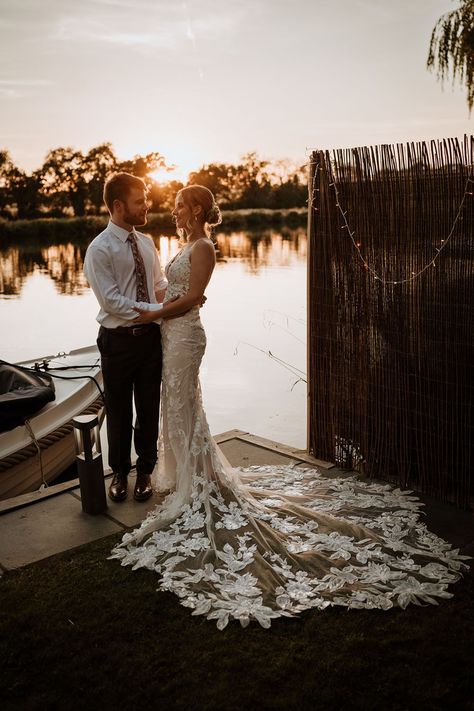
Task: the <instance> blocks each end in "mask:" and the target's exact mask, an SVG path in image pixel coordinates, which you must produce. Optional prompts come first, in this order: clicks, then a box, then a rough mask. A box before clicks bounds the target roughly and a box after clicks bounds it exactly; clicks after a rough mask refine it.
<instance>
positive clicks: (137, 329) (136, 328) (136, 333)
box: [132, 326, 143, 336]
mask: <svg viewBox="0 0 474 711" xmlns="http://www.w3.org/2000/svg"><path fill="white" fill-rule="evenodd" d="M142 329H143V327H142V326H133V327H132V336H139V335H140V334H141V333H142Z"/></svg>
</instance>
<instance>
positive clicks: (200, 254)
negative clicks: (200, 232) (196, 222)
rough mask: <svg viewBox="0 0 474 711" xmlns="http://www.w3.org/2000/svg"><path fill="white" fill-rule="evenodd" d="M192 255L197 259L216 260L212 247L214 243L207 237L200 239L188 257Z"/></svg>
mask: <svg viewBox="0 0 474 711" xmlns="http://www.w3.org/2000/svg"><path fill="white" fill-rule="evenodd" d="M193 255H194V256H195V257H197V258H198V259H209V257H211V256H212V258H213V259H214V260H215V258H216V250H215V247H214V242H213V241H212V240H211V239H210V238H209V237H201V239H198V240H196V242H195V243H194V244H193V246H192V248H191V250H190V257H191V258H192V257H193Z"/></svg>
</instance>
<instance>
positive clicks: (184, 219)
mask: <svg viewBox="0 0 474 711" xmlns="http://www.w3.org/2000/svg"><path fill="white" fill-rule="evenodd" d="M171 214H172V215H173V218H174V221H175V222H176V227H177V228H178V229H186V227H187V226H188V225H189V224H190V222H191V220H192V211H191V208H190V207H188V205H186V203H185V202H184V200H183V198H182V197H181V196H180V195H177V196H176V201H175V204H174V210H173V212H172V213H171Z"/></svg>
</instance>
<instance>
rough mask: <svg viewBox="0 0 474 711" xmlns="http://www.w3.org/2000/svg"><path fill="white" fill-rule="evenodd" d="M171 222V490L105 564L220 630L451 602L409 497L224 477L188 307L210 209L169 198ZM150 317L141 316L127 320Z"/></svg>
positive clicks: (200, 190)
mask: <svg viewBox="0 0 474 711" xmlns="http://www.w3.org/2000/svg"><path fill="white" fill-rule="evenodd" d="M173 216H174V218H175V221H176V225H177V228H178V231H179V233H180V234H181V235H182V236H184V237H185V238H186V241H185V244H184V246H183V247H182V249H181V250H180V251H179V252H178V254H177V255H176V256H175V257H174V258H173V259H172V260H171V261H170V262H169V264H168V265H167V267H166V276H167V279H168V288H167V292H166V298H165V304H164V307H163V309H162V311H160V316H161V315H162V316H163V318H164V320H163V324H162V327H161V331H162V342H163V381H162V396H161V408H162V414H161V429H160V439H159V456H158V478H157V488H158V489H159V490H160V491H162V492H169V493H168V494H167V495H166V497H165V498H164V500H163V502H162V503H161V504H158V505H157V506H156V508H155V509H154V510H153V511H151V512H150V513H149V514H148V516H147V518H146V519H145V520H144V521H143V522H142V524H141V526H140V527H139V528H137V529H136V530H134V531H132V532H131V533H126V534H125V535H124V537H123V539H122V542H121V543H120V544H118V545H117V546H116V547H115V548H114V550H113V551H112V556H111V557H112V558H118V559H119V560H120V561H121V563H122V565H131V566H133V569H134V570H135V569H136V568H140V567H144V568H148V569H149V570H151V571H154V572H156V573H158V574H159V575H160V577H159V583H158V584H159V588H160V589H161V590H171V591H172V592H174V593H175V594H176V595H178V597H179V598H180V601H181V604H182V605H185V606H186V607H189V608H191V609H192V611H193V612H192V614H193V615H205V616H206V617H207V618H208V619H213V620H216V621H217V627H218V628H219V629H223V628H224V627H225V626H226V625H227V624H228V622H229V619H237V620H239V621H240V623H241V624H242V626H243V627H245V626H247V624H248V623H249V621H250V620H252V619H253V620H257V621H258V622H259V623H260V624H261V625H262V626H263V627H269V626H270V624H271V620H272V619H273V618H277V617H282V616H287V617H289V616H293V615H296V614H298V613H300V612H302V611H303V610H307V609H311V608H316V609H319V610H323V609H324V608H326V607H328V606H333V605H340V606H343V607H347V608H379V609H384V610H387V609H390V608H392V607H394V606H399V607H402V608H405V607H406V606H407V605H408V604H409V603H415V604H418V605H419V604H423V603H434V604H437V599H438V598H449V597H452V594H451V593H449V592H448V591H447V588H448V585H449V584H450V583H452V582H454V581H456V580H458V579H459V577H460V575H461V571H462V570H463V569H466V568H467V565H466V564H465V563H464V562H463V560H464V559H465V558H466V557H465V556H461V555H459V551H458V550H452V548H451V546H450V545H449V544H448V543H446V542H445V541H443V540H442V539H441V538H439V537H438V536H436V535H435V534H433V533H431V532H430V531H428V530H427V528H426V526H425V524H424V523H422V522H421V521H420V519H419V513H418V511H419V506H420V504H419V502H418V501H417V499H416V498H415V497H414V496H411V492H406V491H405V492H403V491H400V489H392V487H390V486H388V485H380V484H374V483H372V484H364V483H361V482H358V481H357V479H356V478H354V477H348V478H339V479H335V478H329V477H327V476H322V475H320V474H319V472H318V471H316V470H314V469H303V468H300V467H299V466H298V467H296V466H265V467H250V468H249V469H245V470H234V469H232V468H231V467H230V465H229V464H228V463H227V462H226V460H225V458H224V456H223V454H222V453H221V452H220V450H219V448H218V446H217V445H216V443H215V442H214V440H213V439H212V437H211V434H210V431H209V427H208V424H207V421H206V416H205V414H204V410H203V407H202V400H201V390H200V384H199V367H200V363H201V360H202V357H203V355H204V351H205V347H206V334H205V332H204V329H203V326H202V324H201V320H200V316H199V304H200V302H201V299H202V297H203V295H204V291H205V289H206V287H207V285H208V283H209V280H210V278H211V276H212V272H213V269H214V266H215V261H216V260H215V249H214V246H213V243H212V241H211V239H210V237H209V234H210V227H211V226H213V225H217V224H219V223H220V222H221V216H220V211H219V208H218V206H217V204H216V202H215V200H214V197H213V195H212V193H211V192H210V191H209V190H208V189H207V188H205V187H202V186H199V185H192V186H188V187H186V188H183V189H182V190H180V192H179V193H178V195H177V197H176V204H175V208H174V211H173ZM174 297H179V298H178V299H176V300H174V301H172V302H170V300H171V299H173V298H174ZM176 316H179V318H173V317H176ZM155 318H156V313H155V312H152V313H150V312H141V311H140V316H139V317H138V319H137V321H138V322H139V323H147V322H148V321H151V320H153V319H155Z"/></svg>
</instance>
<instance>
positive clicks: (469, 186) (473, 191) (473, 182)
mask: <svg viewBox="0 0 474 711" xmlns="http://www.w3.org/2000/svg"><path fill="white" fill-rule="evenodd" d="M311 165H314V166H315V169H314V174H313V181H312V185H311V198H310V208H311V209H313V210H315V211H319V208H318V207H317V206H316V205H315V202H316V193H319V192H320V190H319V188H316V180H317V178H318V172H319V170H320V167H321V166H320V164H319V163H316V162H314V161H313V162H310V163H309V167H310V166H311ZM467 167H469V168H471V175H469V176H468V177H467V178H466V184H465V187H464V193H463V196H462V198H461V201H460V203H459V207H458V210H457V213H456V216H455V218H454V222H453V225H452V227H451V230H450V232H449V234H448V235H447V236H446V237H445V239H442V240H440V246H439V247H434V249H435V250H436V254H435V255H434V256H433V257H432V258H431V259H430V260H429V261H428V263H427V264H425V266H424V267H423V268H422V269H419V270H418V271H416V272H415V271H413V272H412V273H411V275H410V276H407V277H406V278H400V279H395V280H391V279H385V278H384V277H382V276H381V275H380V274H379V273H378V272H377V270H376V269H374V268H373V267H372V266H371V264H370V263H369V261H368V260H367V258H366V257H365V256H364V255H363V253H362V250H361V247H362V244H361V242H358V241H357V238H356V237H355V235H356V231H355V230H354V229H351V226H350V224H349V221H348V219H347V213H348V211H347V210H344V208H343V206H342V205H341V200H340V198H339V191H338V189H337V185H336V183H335V182H334V181H332V182H330V183H329V187H332V188H333V190H334V196H335V200H336V207H337V209H338V210H339V213H340V215H341V218H342V221H343V223H344V224H343V225H342V227H341V229H342V230H346V231H347V234H348V236H349V239H350V240H351V242H352V244H353V246H354V249H355V251H356V253H357V256H358V257H359V259H360V261H361V262H362V264H363V266H364V268H365V269H366V270H367V271H368V272H370V274H372V276H373V277H374V279H375V280H376V281H379V282H380V283H381V284H390V285H398V284H407V283H409V282H411V281H414V280H415V279H417V278H418V277H419V276H421V274H423V273H424V272H426V271H427V270H428V269H432V268H433V267H436V260H437V259H438V257H439V256H440V254H441V253H442V251H443V250H444V249H445V248H446V247H447V245H448V243H449V241H450V239H451V237H452V236H453V234H454V231H455V229H456V226H457V224H458V222H459V220H460V219H461V217H462V211H463V207H464V203H465V201H466V199H467V197H468V196H472V195H474V178H473V177H472V168H473V167H474V164H470V165H468V166H467Z"/></svg>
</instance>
